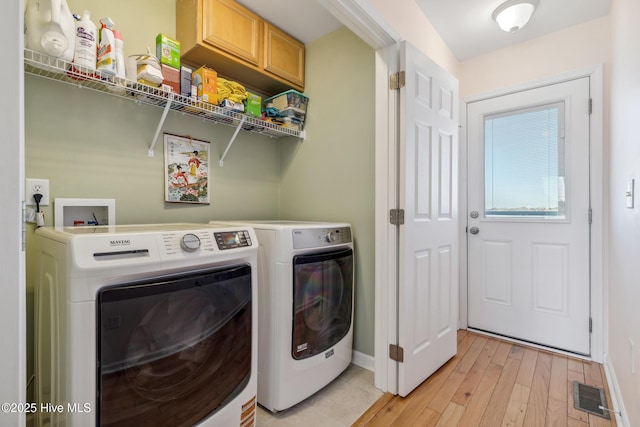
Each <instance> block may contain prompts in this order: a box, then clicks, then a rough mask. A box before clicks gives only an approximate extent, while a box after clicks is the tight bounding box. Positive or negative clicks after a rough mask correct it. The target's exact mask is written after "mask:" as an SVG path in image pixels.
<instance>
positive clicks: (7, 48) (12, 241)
mask: <svg viewBox="0 0 640 427" xmlns="http://www.w3.org/2000/svg"><path fill="white" fill-rule="evenodd" d="M23 23H24V1H23V0H18V1H16V2H8V3H6V5H5V13H3V14H2V17H0V38H1V39H2V40H3V42H4V49H3V60H4V64H7V65H6V66H4V67H1V68H0V81H2V82H3V83H4V84H3V96H2V100H1V101H0V102H1V103H2V105H3V107H4V108H3V109H2V110H3V114H2V115H1V116H0V128H2V131H3V133H4V140H5V141H6V143H4V144H3V155H4V156H5V157H6V158H7V159H9V161H8V162H5V165H4V166H3V168H2V169H1V170H0V180H2V182H3V191H2V199H3V200H2V207H0V210H1V213H0V218H2V230H1V231H0V236H2V245H1V246H0V271H2V279H1V280H2V281H1V283H2V298H1V299H0V322H1V324H2V325H4V326H5V327H4V328H3V329H2V332H0V341H1V342H2V345H3V350H2V351H1V352H0V402H8V403H18V404H20V403H24V402H26V383H27V378H26V377H27V374H26V360H27V356H26V336H27V333H26V279H25V253H24V248H23V246H22V245H23V238H24V237H25V235H24V233H25V231H24V230H25V229H24V227H25V223H24V221H23V218H22V212H23V209H24V168H25V164H24V59H23V49H24V45H23V42H24V41H23V30H24V27H23V25H24V24H23ZM5 183H6V184H5ZM25 422H26V416H25V414H24V413H23V412H21V411H18V413H5V412H0V425H3V426H4V425H7V426H8V425H11V426H24V425H25Z"/></svg>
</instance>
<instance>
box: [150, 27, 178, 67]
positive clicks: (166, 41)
mask: <svg viewBox="0 0 640 427" xmlns="http://www.w3.org/2000/svg"><path fill="white" fill-rule="evenodd" d="M156 56H157V57H158V61H160V63H161V64H166V65H168V66H170V67H173V68H175V69H178V70H179V69H180V42H179V41H177V40H174V39H172V38H169V37H167V36H165V35H164V34H158V36H157V37H156Z"/></svg>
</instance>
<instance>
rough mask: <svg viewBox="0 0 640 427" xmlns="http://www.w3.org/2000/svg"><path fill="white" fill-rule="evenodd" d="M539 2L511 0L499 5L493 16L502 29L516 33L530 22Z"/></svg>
mask: <svg viewBox="0 0 640 427" xmlns="http://www.w3.org/2000/svg"><path fill="white" fill-rule="evenodd" d="M537 4H538V1H537V0H509V1H507V2H505V3H502V4H501V5H500V6H498V8H497V9H496V10H495V11H494V12H493V14H492V15H491V17H492V18H493V20H494V21H496V22H497V23H498V26H499V27H500V28H501V29H502V30H504V31H506V32H508V33H515V32H516V31H518V30H519V29H520V28H522V27H524V26H525V25H526V24H527V22H529V18H531V14H532V13H533V11H534V9H535V8H536V5H537Z"/></svg>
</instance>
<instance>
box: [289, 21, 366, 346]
mask: <svg viewBox="0 0 640 427" xmlns="http://www.w3.org/2000/svg"><path fill="white" fill-rule="evenodd" d="M306 53H307V56H306V75H305V79H306V85H307V86H306V89H305V93H306V94H307V95H309V119H308V123H307V125H306V130H307V138H306V140H305V141H304V142H303V143H301V144H282V145H281V146H280V149H281V153H282V154H281V157H282V171H281V174H282V176H281V183H280V214H281V215H282V216H283V217H286V218H287V219H300V220H314V221H340V222H349V223H351V225H352V227H353V233H354V238H355V263H356V268H355V274H356V283H355V322H354V328H355V329H354V349H355V350H357V351H360V352H362V353H366V354H368V355H373V353H374V295H375V290H374V284H375V282H374V280H375V277H374V272H375V265H374V257H375V253H374V250H375V247H374V245H375V239H374V233H375V224H374V220H375V217H374V215H375V212H374V210H375V209H374V208H375V207H374V198H375V197H374V196H375V185H374V182H375V159H374V156H375V136H374V101H375V97H374V78H375V52H374V50H373V49H372V48H371V47H369V46H368V45H367V44H366V43H364V42H363V41H362V40H360V39H359V38H358V37H356V36H355V35H354V34H353V33H352V32H351V31H349V30H348V29H346V28H344V27H343V28H340V29H338V30H336V31H334V32H333V33H331V34H328V35H326V36H324V37H322V38H320V39H318V40H315V41H313V42H311V43H309V44H307V45H306Z"/></svg>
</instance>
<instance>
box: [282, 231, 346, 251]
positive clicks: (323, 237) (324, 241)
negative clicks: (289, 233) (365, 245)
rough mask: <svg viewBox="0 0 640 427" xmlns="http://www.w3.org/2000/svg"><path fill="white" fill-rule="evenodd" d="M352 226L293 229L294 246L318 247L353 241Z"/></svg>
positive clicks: (303, 247)
mask: <svg viewBox="0 0 640 427" xmlns="http://www.w3.org/2000/svg"><path fill="white" fill-rule="evenodd" d="M351 242H352V239H351V227H333V228H304V229H295V230H293V248H294V249H305V248H317V247H319V246H333V245H342V244H345V243H351Z"/></svg>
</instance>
